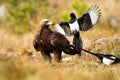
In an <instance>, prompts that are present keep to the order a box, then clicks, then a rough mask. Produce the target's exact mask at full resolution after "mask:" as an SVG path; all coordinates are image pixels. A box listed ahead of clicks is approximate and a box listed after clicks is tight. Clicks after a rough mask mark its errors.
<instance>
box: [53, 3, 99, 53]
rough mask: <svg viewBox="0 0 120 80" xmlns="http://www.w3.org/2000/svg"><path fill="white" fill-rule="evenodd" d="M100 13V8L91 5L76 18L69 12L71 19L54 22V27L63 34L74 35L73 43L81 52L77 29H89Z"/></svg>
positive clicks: (80, 41) (80, 40)
mask: <svg viewBox="0 0 120 80" xmlns="http://www.w3.org/2000/svg"><path fill="white" fill-rule="evenodd" d="M100 14H101V12H100V9H99V7H98V6H96V5H95V6H93V7H91V8H90V9H89V10H88V12H87V13H85V14H83V15H82V16H81V17H79V18H78V19H77V18H76V16H75V14H74V13H71V14H70V17H71V20H70V21H69V22H60V23H59V24H56V25H55V29H56V31H57V32H60V33H61V34H63V35H74V38H73V44H74V46H75V47H76V48H77V50H79V52H80V53H81V49H80V48H82V46H83V43H82V39H81V37H80V35H78V34H79V31H88V30H89V29H91V28H92V27H93V26H94V25H95V24H96V23H97V21H98V20H99V18H100ZM76 35H78V36H76Z"/></svg>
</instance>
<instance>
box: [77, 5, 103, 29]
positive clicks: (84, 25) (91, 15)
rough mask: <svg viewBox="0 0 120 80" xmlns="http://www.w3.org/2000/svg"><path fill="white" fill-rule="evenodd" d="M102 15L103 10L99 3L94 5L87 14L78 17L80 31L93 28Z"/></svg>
mask: <svg viewBox="0 0 120 80" xmlns="http://www.w3.org/2000/svg"><path fill="white" fill-rule="evenodd" d="M100 16H101V10H100V9H99V7H98V6H97V5H95V6H92V7H91V8H90V9H89V11H88V12H87V13H86V14H83V15H82V17H80V18H78V24H79V25H80V26H79V27H80V28H79V29H80V31H88V30H89V29H90V28H92V27H93V26H94V25H95V24H96V23H97V21H98V20H99V18H100Z"/></svg>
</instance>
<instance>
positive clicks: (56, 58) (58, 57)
mask: <svg viewBox="0 0 120 80" xmlns="http://www.w3.org/2000/svg"><path fill="white" fill-rule="evenodd" d="M53 53H54V61H55V62H61V61H62V56H61V51H53Z"/></svg>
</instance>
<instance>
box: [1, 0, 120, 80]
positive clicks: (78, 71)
mask: <svg viewBox="0 0 120 80" xmlns="http://www.w3.org/2000/svg"><path fill="white" fill-rule="evenodd" d="M11 1H13V0H11ZM28 1H29V0H28ZM36 1H37V0H36ZM51 1H52V2H51ZM84 1H85V3H87V4H88V5H92V4H93V3H97V4H98V5H99V6H100V8H101V10H102V16H101V18H100V21H99V22H98V23H97V25H96V26H95V27H94V28H92V29H91V30H89V31H87V32H80V33H81V37H82V40H83V43H84V48H85V49H87V50H91V51H93V52H98V53H109V54H113V55H115V56H117V57H120V47H119V46H120V42H119V41H118V42H117V41H113V40H110V41H106V42H105V44H95V41H96V40H98V39H101V38H109V37H111V38H114V37H120V29H114V28H111V27H110V26H109V25H108V22H107V19H108V17H109V16H110V15H112V13H113V12H114V10H116V11H117V12H116V13H114V15H115V16H118V17H117V18H118V19H119V14H120V11H119V10H118V8H119V4H120V2H119V1H118V0H115V1H112V0H106V1H103V0H102V1H95V0H92V1H88V0H84ZM117 1H118V2H117ZM13 2H14V1H13ZM48 2H49V3H50V4H49V7H48V6H47V8H46V7H45V8H44V7H42V9H43V10H44V11H42V12H41V10H42V9H41V8H40V7H39V8H37V7H36V5H37V6H39V4H41V3H38V4H36V5H35V4H34V3H32V4H33V6H34V7H35V11H38V13H37V14H36V15H35V17H34V18H33V19H32V20H31V19H30V20H31V21H32V23H31V24H30V25H32V29H31V30H30V31H25V33H23V34H22V35H16V34H15V33H11V32H10V30H11V29H12V27H13V28H14V27H15V26H16V25H17V27H21V26H22V25H24V24H22V23H21V25H18V24H15V25H14V24H13V23H14V22H12V23H11V22H7V21H8V20H7V21H3V23H2V25H0V80H88V79H89V80H120V78H119V74H120V68H119V67H120V64H115V65H111V66H109V67H107V66H105V65H103V64H101V63H100V61H99V60H98V59H97V58H96V57H94V56H92V55H89V54H87V53H84V52H82V56H81V57H80V58H76V56H69V55H63V58H66V57H71V60H68V61H63V62H61V63H51V64H49V63H47V62H45V61H43V59H42V57H41V55H40V52H36V51H35V50H34V48H33V43H32V41H33V39H34V35H35V34H36V29H35V28H36V25H37V23H39V21H40V20H41V19H42V18H50V19H51V20H53V21H54V20H55V22H57V21H60V16H61V14H62V13H61V12H64V11H65V12H66V13H65V14H63V17H64V16H67V13H69V12H71V11H72V9H71V3H72V0H69V1H68V0H66V1H64V0H59V1H58V2H55V0H48ZM103 2H104V3H105V5H103ZM116 2H117V3H116ZM0 3H2V1H1V2H0ZM35 3H37V2H35ZM108 4H111V5H112V6H108ZM54 6H57V8H55V7H54ZM109 7H110V8H109ZM111 7H112V8H111ZM39 9H40V10H39ZM33 10H34V9H33ZM47 10H54V11H53V12H52V13H50V14H48V12H47ZM106 10H107V11H106ZM16 15H17V14H16ZM41 15H42V16H41ZM50 16H52V17H50ZM66 18H67V17H65V19H64V20H66ZM31 21H30V22H31ZM9 24H10V25H11V26H10V25H9ZM5 25H7V26H9V28H7V29H6V26H5ZM27 26H28V25H27ZM9 29H10V30H9ZM18 29H19V28H17V30H18ZM22 29H23V28H22ZM68 39H69V40H70V41H71V42H72V38H71V37H68Z"/></svg>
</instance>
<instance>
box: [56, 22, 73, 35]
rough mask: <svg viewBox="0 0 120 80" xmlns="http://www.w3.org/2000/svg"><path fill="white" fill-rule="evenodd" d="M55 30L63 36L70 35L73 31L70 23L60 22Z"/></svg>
mask: <svg viewBox="0 0 120 80" xmlns="http://www.w3.org/2000/svg"><path fill="white" fill-rule="evenodd" d="M55 30H56V31H57V32H59V33H61V34H63V35H70V34H71V30H70V27H69V23H68V22H60V23H59V24H56V25H55Z"/></svg>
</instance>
